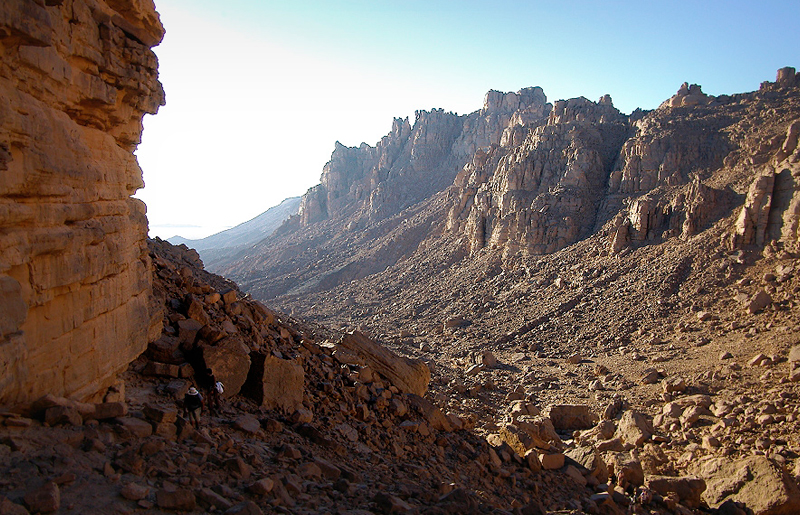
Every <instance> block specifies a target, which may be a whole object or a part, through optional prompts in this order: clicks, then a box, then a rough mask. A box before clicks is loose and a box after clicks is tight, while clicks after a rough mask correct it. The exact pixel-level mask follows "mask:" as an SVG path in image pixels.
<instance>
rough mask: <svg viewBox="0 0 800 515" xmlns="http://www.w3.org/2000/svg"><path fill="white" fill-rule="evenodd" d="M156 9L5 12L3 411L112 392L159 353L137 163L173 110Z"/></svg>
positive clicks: (103, 4) (0, 267)
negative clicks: (145, 135) (149, 123)
mask: <svg viewBox="0 0 800 515" xmlns="http://www.w3.org/2000/svg"><path fill="white" fill-rule="evenodd" d="M163 34H164V29H163V28H162V26H161V23H160V21H159V18H158V14H157V13H156V12H155V8H154V6H153V3H152V1H151V0H137V1H132V0H87V1H81V2H78V1H75V2H72V1H68V2H61V1H47V2H45V1H44V0H39V1H32V0H6V1H4V3H3V8H2V9H0V49H2V59H0V234H2V238H1V239H0V369H2V370H3V374H2V377H0V404H2V405H11V404H18V403H23V404H24V403H26V402H29V401H31V400H33V399H36V398H38V397H39V396H41V395H43V394H45V393H52V394H55V395H62V396H70V397H73V398H76V399H81V400H82V399H87V398H90V397H92V396H96V395H102V392H103V390H104V388H106V387H108V386H109V385H110V384H111V383H112V382H113V381H114V380H115V376H116V374H117V373H118V372H119V371H120V370H122V369H124V368H125V367H127V365H128V364H129V363H130V361H131V360H132V359H134V358H135V357H136V356H138V355H139V354H140V353H141V352H142V351H143V350H144V349H145V347H146V345H147V336H148V331H149V329H150V315H149V302H150V300H149V299H150V292H151V276H150V270H149V268H150V263H149V258H148V254H147V248H146V242H145V238H146V233H147V220H146V218H145V206H144V204H142V203H141V202H140V201H139V200H136V199H132V198H131V197H130V196H131V194H133V193H134V192H135V191H136V190H137V189H139V188H141V187H142V186H143V183H142V173H141V170H140V169H139V166H138V164H137V162H136V158H135V157H134V155H133V153H132V152H133V150H134V149H135V148H136V146H137V144H138V143H139V141H140V133H141V129H142V125H141V121H142V116H143V115H144V113H155V112H156V111H157V110H158V107H159V106H160V105H162V104H163V102H164V93H163V90H162V88H161V84H160V83H159V82H158V80H157V62H156V57H155V55H154V54H153V52H152V51H151V50H150V48H151V47H152V46H154V45H157V44H158V43H159V42H160V41H161V38H162V37H163Z"/></svg>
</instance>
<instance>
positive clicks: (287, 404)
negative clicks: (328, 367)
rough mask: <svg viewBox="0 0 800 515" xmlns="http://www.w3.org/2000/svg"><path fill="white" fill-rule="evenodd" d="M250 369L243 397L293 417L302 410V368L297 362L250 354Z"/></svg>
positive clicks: (255, 353) (303, 380) (303, 375)
mask: <svg viewBox="0 0 800 515" xmlns="http://www.w3.org/2000/svg"><path fill="white" fill-rule="evenodd" d="M250 358H251V365H250V373H249V375H248V377H247V383H246V384H245V385H244V388H242V393H243V394H244V395H246V396H247V397H249V398H251V399H253V400H254V401H255V402H257V403H258V404H260V405H261V406H264V407H266V408H269V409H272V408H280V409H282V410H284V411H285V412H287V413H292V412H294V411H295V410H296V409H298V408H301V407H302V406H303V387H304V386H303V385H304V382H305V373H304V371H303V367H302V366H300V365H299V364H297V363H295V362H294V361H289V360H286V359H281V358H278V357H276V356H273V355H271V354H270V355H268V356H267V355H265V354H263V353H260V352H253V353H251V354H250Z"/></svg>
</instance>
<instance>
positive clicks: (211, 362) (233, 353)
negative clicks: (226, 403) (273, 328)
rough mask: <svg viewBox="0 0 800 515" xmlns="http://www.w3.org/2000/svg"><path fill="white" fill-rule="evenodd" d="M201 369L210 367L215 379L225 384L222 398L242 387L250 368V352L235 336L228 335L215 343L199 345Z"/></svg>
mask: <svg viewBox="0 0 800 515" xmlns="http://www.w3.org/2000/svg"><path fill="white" fill-rule="evenodd" d="M200 354H201V357H202V361H203V367H204V368H203V369H201V370H205V368H210V369H211V370H212V372H214V376H215V377H216V378H217V381H221V382H222V384H224V385H225V391H224V392H223V394H222V397H223V398H228V397H232V396H234V395H236V394H237V393H239V391H240V390H241V389H242V386H243V385H244V383H245V381H246V380H247V376H248V371H249V370H250V352H249V349H248V348H247V346H246V345H245V344H244V343H243V342H242V341H241V340H240V339H238V338H237V337H228V338H224V339H222V340H220V341H219V342H217V344H216V345H201V346H200Z"/></svg>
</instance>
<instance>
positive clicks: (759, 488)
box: [693, 456, 800, 515]
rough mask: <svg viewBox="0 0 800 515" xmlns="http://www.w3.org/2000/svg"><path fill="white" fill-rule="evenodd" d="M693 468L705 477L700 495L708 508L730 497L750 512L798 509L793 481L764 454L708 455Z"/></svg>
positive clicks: (771, 514) (773, 514)
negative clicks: (739, 455) (736, 458)
mask: <svg viewBox="0 0 800 515" xmlns="http://www.w3.org/2000/svg"><path fill="white" fill-rule="evenodd" d="M693 472H694V473H695V474H697V475H698V476H699V477H701V478H703V479H704V480H705V482H706V485H707V488H706V490H705V492H704V493H703V499H705V501H706V502H707V503H708V505H709V506H710V507H712V508H716V507H719V506H720V505H721V504H722V503H723V502H725V501H727V500H733V501H738V502H742V503H744V504H746V505H747V507H748V508H749V509H750V510H752V511H753V514H754V515H790V514H795V513H800V489H798V486H797V483H795V481H794V480H793V479H792V478H791V477H789V475H788V474H787V473H786V472H785V471H784V470H783V467H781V466H780V465H779V464H777V463H775V462H774V461H772V460H770V459H768V458H767V457H765V456H748V457H745V458H741V459H738V460H731V459H730V458H724V457H720V458H712V459H710V460H708V461H703V462H701V463H698V464H697V465H696V466H695V467H694V469H693Z"/></svg>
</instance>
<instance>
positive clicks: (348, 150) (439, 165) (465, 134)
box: [299, 87, 550, 226]
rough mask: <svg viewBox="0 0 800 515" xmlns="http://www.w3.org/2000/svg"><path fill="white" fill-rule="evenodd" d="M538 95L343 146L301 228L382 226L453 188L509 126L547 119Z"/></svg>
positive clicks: (521, 95) (503, 97)
mask: <svg viewBox="0 0 800 515" xmlns="http://www.w3.org/2000/svg"><path fill="white" fill-rule="evenodd" d="M549 110H550V104H547V98H546V97H545V95H544V92H543V91H542V89H541V88H538V87H536V88H525V89H522V90H520V91H517V92H516V93H501V92H499V91H489V92H488V93H487V94H486V97H485V99H484V104H483V108H482V109H480V110H478V111H475V112H474V113H471V114H469V115H463V116H459V115H456V114H454V113H451V112H445V111H444V110H442V109H433V110H431V111H417V112H416V119H415V121H414V124H413V126H412V125H411V124H410V123H409V120H408V119H407V118H406V119H400V118H397V119H395V120H394V122H393V124H392V130H391V132H390V133H389V134H387V135H386V136H384V137H383V138H382V139H381V140H380V141H379V142H378V144H377V145H375V146H374V147H372V146H370V145H367V144H366V143H362V144H361V146H359V147H346V146H344V145H342V144H340V143H337V144H336V147H335V149H334V151H333V154H332V155H331V160H330V161H329V162H328V163H327V164H326V165H325V167H324V169H323V171H322V177H321V178H320V184H318V185H317V186H315V187H313V188H311V189H310V190H309V191H308V192H307V193H306V194H305V195H304V196H303V199H302V201H301V205H300V217H299V223H300V226H308V225H310V224H313V223H315V222H319V221H321V220H326V219H337V218H343V217H346V216H351V215H356V219H357V220H360V221H361V222H362V223H370V222H377V221H380V220H383V219H385V218H387V217H389V216H391V215H393V214H395V213H398V212H400V211H402V210H403V209H405V208H407V207H409V206H411V205H412V204H414V203H416V202H419V201H421V200H423V199H426V198H428V197H429V196H431V195H432V194H434V193H436V192H437V191H441V190H443V189H444V188H446V187H447V186H449V185H450V184H452V181H453V179H454V178H455V176H456V173H457V172H458V170H460V169H461V168H462V167H463V166H464V164H465V163H466V162H467V161H468V160H469V159H470V157H471V156H472V155H473V154H474V153H475V151H476V150H478V149H480V148H484V147H489V146H491V145H498V144H499V143H500V141H501V140H502V139H503V138H513V133H509V134H506V132H507V129H508V128H509V126H511V127H515V126H522V125H523V124H524V123H527V122H528V121H530V120H536V119H541V118H543V117H546V116H547V113H548V112H549Z"/></svg>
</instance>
